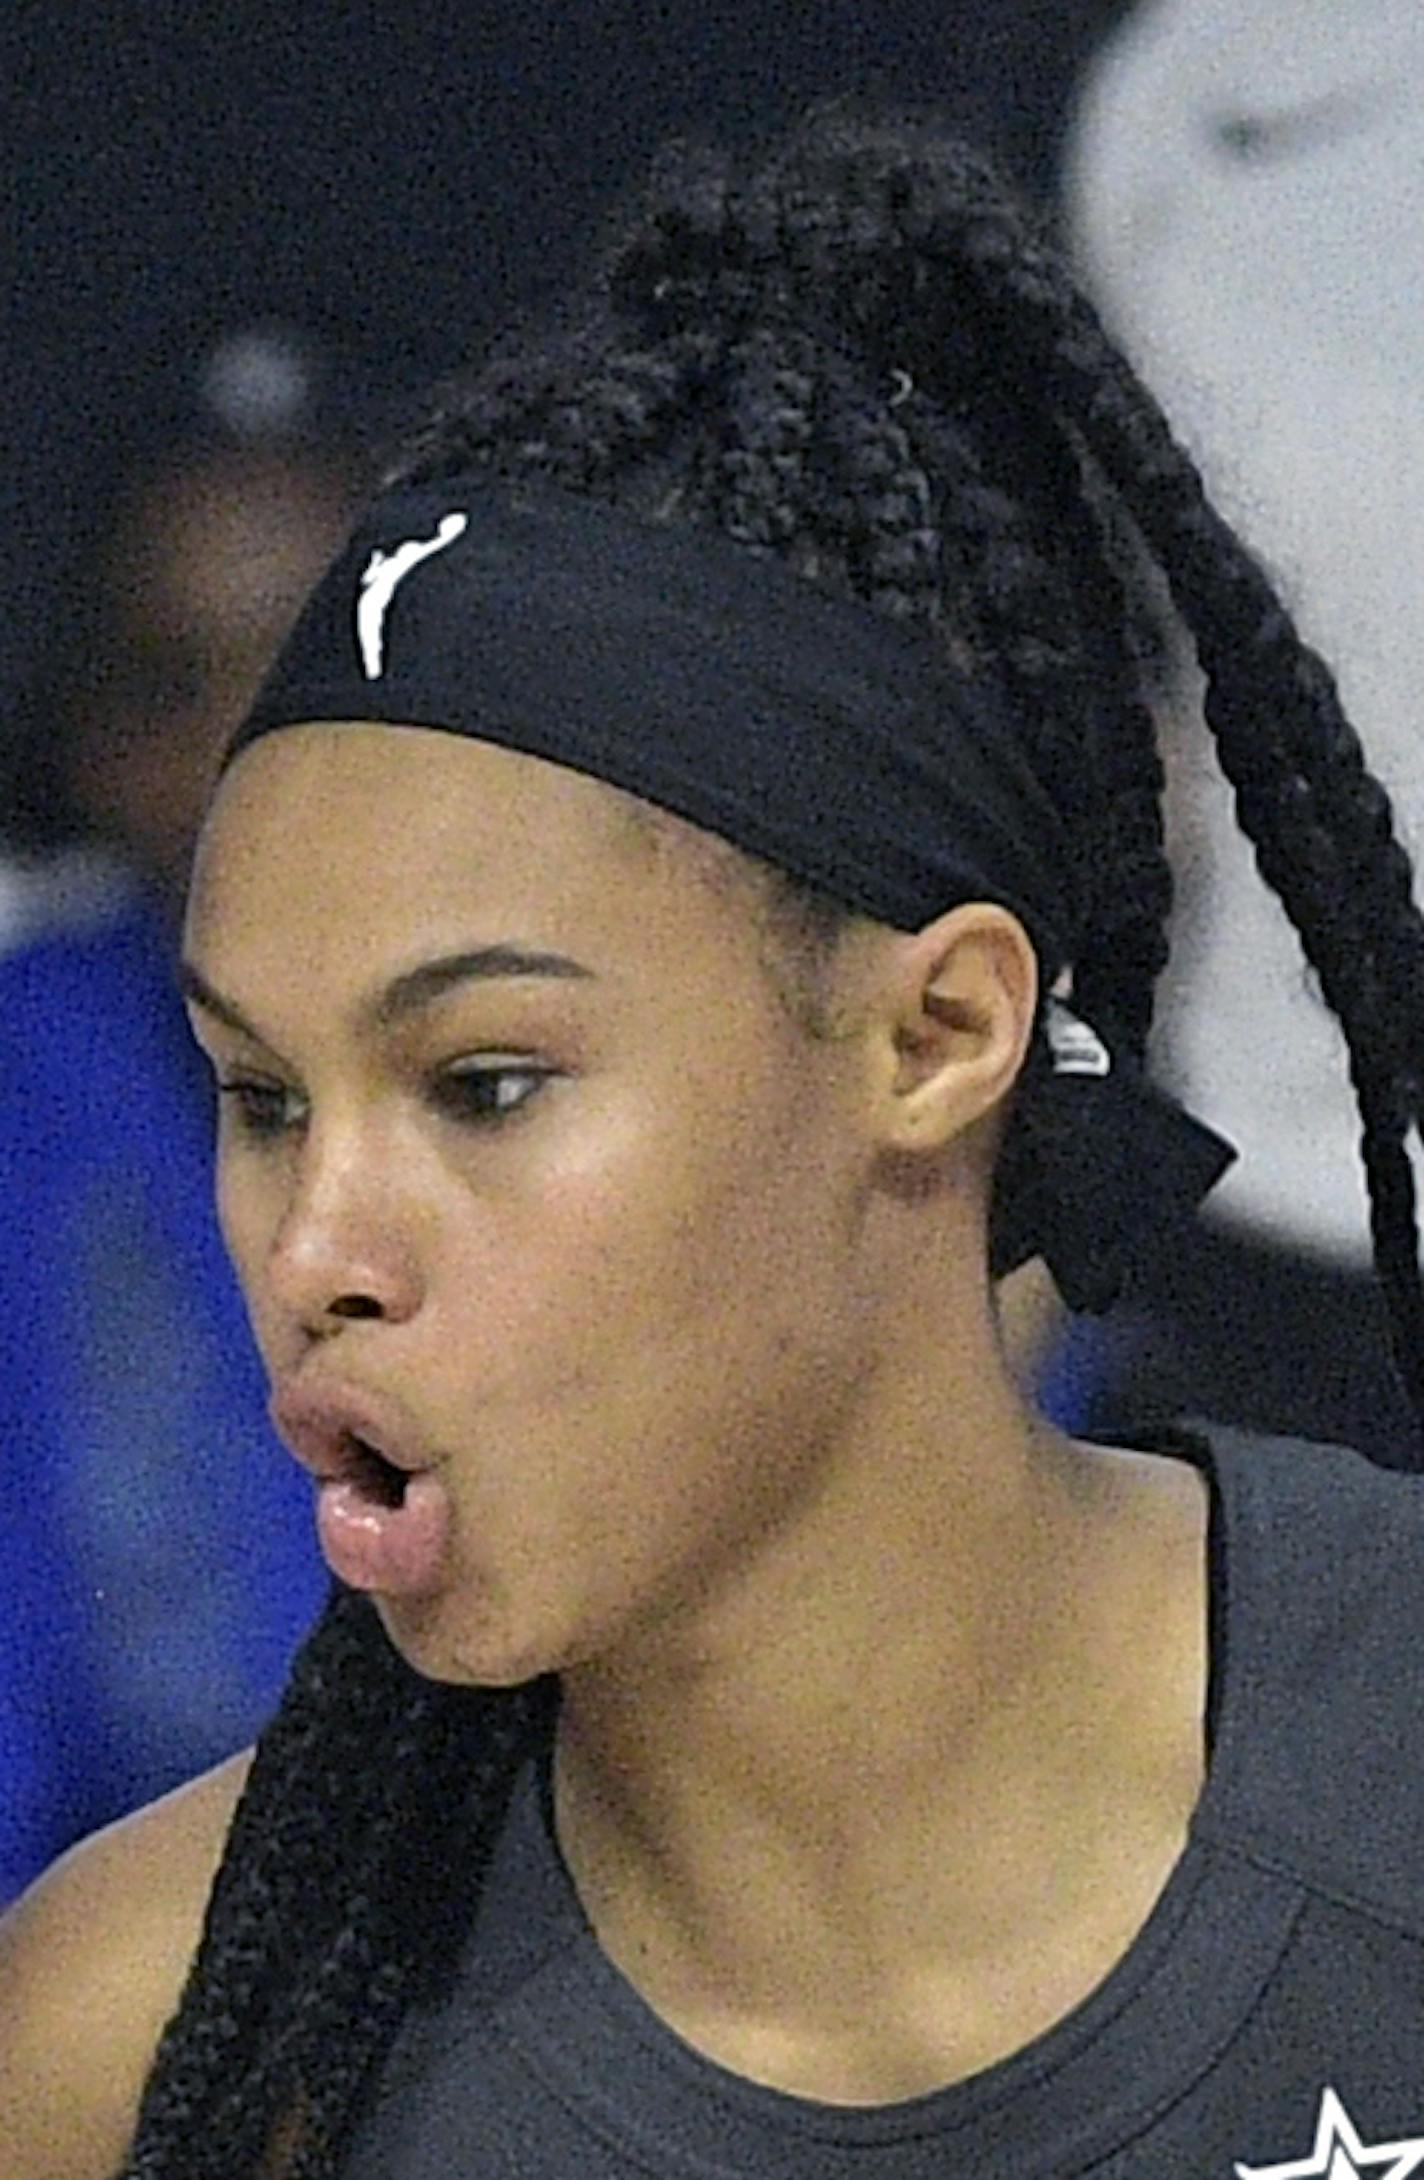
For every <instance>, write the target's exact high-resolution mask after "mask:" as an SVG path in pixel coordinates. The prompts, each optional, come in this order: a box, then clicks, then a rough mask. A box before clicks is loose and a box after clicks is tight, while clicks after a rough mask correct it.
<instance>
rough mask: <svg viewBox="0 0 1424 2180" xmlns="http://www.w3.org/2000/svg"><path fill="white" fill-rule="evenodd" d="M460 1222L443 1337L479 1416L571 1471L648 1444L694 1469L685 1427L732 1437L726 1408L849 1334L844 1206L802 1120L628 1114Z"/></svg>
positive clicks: (651, 1456)
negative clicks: (676, 1125) (839, 1206)
mask: <svg viewBox="0 0 1424 2180" xmlns="http://www.w3.org/2000/svg"><path fill="white" fill-rule="evenodd" d="M838 1226H839V1227H840V1229H841V1230H840V1231H838ZM457 1237H458V1238H457V1239H456V1240H455V1244H454V1247H455V1254H454V1256H453V1257H452V1259H451V1260H450V1261H449V1262H448V1263H447V1264H446V1266H445V1268H444V1272H443V1276H442V1279H441V1285H442V1287H443V1289H444V1292H445V1295H446V1297H447V1310H446V1311H443V1312H441V1313H440V1314H441V1315H444V1316H445V1317H446V1326H445V1332H446V1335H447V1336H446V1338H445V1340H444V1341H443V1342H442V1344H443V1345H444V1346H445V1348H446V1351H447V1352H448V1353H458V1354H459V1355H461V1357H462V1365H461V1376H462V1378H463V1379H464V1383H465V1385H466V1386H467V1387H468V1396H467V1397H468V1401H469V1408H470V1411H471V1420H475V1418H476V1417H477V1416H478V1415H480V1414H483V1415H484V1416H485V1417H487V1418H493V1417H494V1416H495V1415H496V1414H498V1415H499V1418H500V1420H501V1421H506V1422H507V1423H508V1424H509V1425H510V1426H511V1429H512V1433H513V1435H514V1436H515V1437H519V1438H522V1437H524V1436H525V1434H526V1433H528V1434H530V1435H531V1436H532V1437H533V1438H534V1439H535V1440H537V1441H538V1442H539V1443H540V1444H541V1445H542V1447H543V1448H544V1450H545V1452H546V1453H547V1455H548V1457H549V1458H550V1459H551V1460H555V1459H561V1460H562V1461H563V1463H564V1464H565V1475H566V1478H567V1467H568V1464H569V1463H571V1462H573V1461H575V1460H576V1459H577V1457H578V1453H579V1451H580V1450H581V1451H582V1452H583V1453H584V1454H585V1455H586V1456H587V1459H588V1462H589V1467H590V1473H591V1475H592V1476H593V1477H594V1478H595V1479H596V1478H597V1476H598V1475H599V1474H600V1473H601V1474H603V1475H604V1477H605V1478H606V1476H607V1473H608V1468H609V1464H610V1463H612V1464H613V1465H614V1467H615V1468H616V1470H617V1471H618V1472H619V1473H622V1472H623V1465H624V1460H625V1457H631V1455H632V1454H633V1451H634V1449H635V1447H638V1446H641V1447H643V1448H644V1449H645V1453H646V1457H647V1460H648V1462H649V1463H650V1464H652V1465H653V1466H654V1467H655V1469H656V1471H657V1473H658V1474H660V1475H667V1476H668V1477H669V1479H670V1480H674V1479H676V1478H677V1477H678V1476H680V1477H681V1479H682V1483H683V1485H685V1484H686V1481H687V1477H688V1471H689V1465H690V1464H689V1461H688V1460H687V1459H685V1458H678V1457H677V1455H676V1448H677V1446H678V1444H679V1443H683V1444H687V1445H689V1446H690V1445H691V1443H692V1442H693V1441H697V1440H700V1441H701V1443H702V1447H703V1451H704V1452H705V1451H706V1450H707V1445H708V1441H709V1439H715V1438H720V1437H723V1436H727V1435H731V1436H736V1435H739V1434H738V1432H737V1429H736V1427H735V1425H734V1421H733V1418H734V1415H735V1414H737V1413H739V1412H742V1411H745V1410H746V1409H747V1408H748V1406H749V1404H752V1405H755V1404H757V1403H759V1402H762V1401H764V1400H770V1401H775V1400H776V1399H777V1398H778V1397H779V1391H778V1389H779V1386H780V1385H781V1383H782V1382H783V1381H784V1380H786V1379H787V1378H788V1377H789V1376H793V1375H799V1374H800V1371H801V1368H802V1367H803V1365H804V1360H805V1358H806V1356H807V1355H808V1354H810V1353H812V1352H814V1353H815V1354H816V1355H817V1357H818V1358H820V1357H822V1356H823V1354H824V1351H825V1350H826V1349H827V1347H831V1348H834V1346H835V1344H836V1343H837V1342H838V1341H843V1340H844V1335H845V1331H846V1328H845V1327H844V1326H843V1325H842V1324H840V1323H839V1321H838V1312H839V1309H840V1307H841V1305H840V1304H839V1302H838V1297H842V1296H843V1295H844V1293H845V1291H846V1287H847V1282H846V1280H845V1278H844V1276H843V1267H844V1261H845V1235H844V1230H843V1222H842V1221H838V1218H837V1214H836V1206H835V1190H834V1185H833V1182H832V1180H831V1179H830V1177H829V1176H828V1174H827V1171H826V1161H825V1159H824V1158H820V1159H818V1158H817V1156H816V1155H815V1150H814V1146H813V1145H812V1144H810V1142H809V1141H808V1137H807V1131H806V1130H805V1128H804V1127H803V1126H801V1125H800V1124H799V1122H798V1123H797V1124H795V1125H790V1124H788V1125H785V1126H780V1127H777V1126H772V1127H765V1126H763V1127H761V1128H759V1129H758V1131H757V1132H756V1133H753V1132H751V1131H750V1130H740V1129H738V1128H737V1127H735V1126H732V1125H728V1124H727V1123H726V1121H725V1120H724V1121H723V1122H722V1124H721V1125H720V1126H719V1127H718V1128H717V1129H715V1130H714V1129H710V1128H709V1129H706V1130H703V1131H701V1132H698V1131H697V1130H696V1129H695V1128H689V1129H687V1130H685V1131H682V1132H680V1133H679V1135H678V1136H677V1138H676V1139H675V1140H674V1139H670V1138H669V1137H668V1136H667V1135H666V1134H658V1135H654V1134H651V1133H650V1134H649V1135H648V1136H647V1137H645V1138H643V1139H641V1140H640V1139H639V1138H638V1137H637V1136H636V1135H633V1134H631V1133H627V1132H624V1133H622V1134H620V1135H619V1136H618V1137H616V1138H609V1139H606V1140H605V1141H604V1143H603V1145H602V1148H601V1150H600V1152H599V1153H598V1154H597V1155H593V1154H587V1155H580V1156H579V1157H578V1158H573V1157H569V1158H567V1159H564V1160H562V1161H559V1162H554V1161H550V1162H549V1164H548V1165H547V1166H546V1167H545V1168H544V1170H543V1171H542V1172H541V1175H540V1179H539V1185H538V1187H537V1189H535V1190H533V1191H532V1192H531V1193H530V1195H529V1196H528V1198H526V1199H525V1200H524V1201H523V1202H521V1203H520V1204H518V1205H514V1204H509V1205H506V1206H505V1207H504V1208H503V1211H502V1213H501V1215H499V1216H497V1217H493V1218H491V1219H490V1220H489V1221H488V1222H485V1221H483V1220H482V1221H481V1222H479V1224H478V1225H477V1224H476V1222H475V1221H474V1220H470V1221H469V1222H467V1223H466V1224H464V1226H463V1228H461V1229H457ZM447 1313H448V1314H447ZM846 1344H848V1343H846ZM798 1358H799V1359H800V1360H799V1361H798ZM526 1450H527V1451H528V1452H529V1453H531V1454H532V1453H533V1451H534V1448H533V1447H532V1446H527V1449H526Z"/></svg>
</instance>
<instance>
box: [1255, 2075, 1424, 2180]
mask: <svg viewBox="0 0 1424 2180" xmlns="http://www.w3.org/2000/svg"><path fill="white" fill-rule="evenodd" d="M1421 2165H1424V2135H1415V2136H1414V2137H1413V2138H1412V2140H1410V2141H1409V2142H1380V2143H1377V2144H1376V2145H1375V2146H1374V2148H1373V2149H1366V2147H1365V2145H1364V2143H1363V2142H1361V2140H1360V2138H1359V2136H1358V2134H1357V2133H1356V2132H1355V2129H1354V2127H1353V2126H1352V2124H1351V2121H1350V2115H1349V2113H1348V2112H1347V2111H1346V2110H1345V2107H1344V2105H1343V2104H1342V2103H1341V2102H1340V2099H1339V2098H1338V2097H1337V2096H1336V2094H1335V2092H1334V2090H1333V2089H1327V2090H1325V2091H1323V2092H1322V2094H1321V2098H1320V2117H1319V2119H1318V2120H1317V2122H1316V2127H1315V2148H1314V2149H1313V2150H1312V2151H1311V2153H1310V2155H1309V2157H1303V2158H1301V2159H1300V2160H1299V2162H1298V2163H1296V2164H1290V2165H1238V2166H1237V2167H1236V2180H1369V2176H1371V2175H1374V2176H1375V2180H1409V2175H1410V2174H1411V2173H1414V2172H1417V2171H1418V2170H1419V2167H1420V2166H1421Z"/></svg>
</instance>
